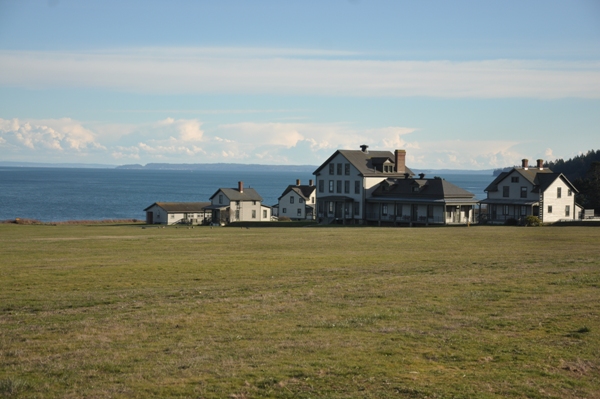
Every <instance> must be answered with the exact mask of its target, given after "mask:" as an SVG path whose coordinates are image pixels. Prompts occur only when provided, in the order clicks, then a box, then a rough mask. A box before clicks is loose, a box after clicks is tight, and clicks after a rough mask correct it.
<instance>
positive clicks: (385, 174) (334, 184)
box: [280, 145, 414, 224]
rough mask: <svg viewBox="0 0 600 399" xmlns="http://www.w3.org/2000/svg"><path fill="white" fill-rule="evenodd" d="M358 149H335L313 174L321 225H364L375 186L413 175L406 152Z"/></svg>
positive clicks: (364, 147)
mask: <svg viewBox="0 0 600 399" xmlns="http://www.w3.org/2000/svg"><path fill="white" fill-rule="evenodd" d="M360 148H361V149H360V150H337V151H336V152H334V153H333V154H332V155H331V156H330V157H329V158H328V159H327V160H326V161H325V162H324V163H323V164H322V165H321V166H319V168H317V170H315V171H314V172H313V174H314V175H315V177H316V179H315V180H316V188H317V190H316V191H317V194H316V200H317V218H318V220H319V221H320V222H322V223H330V222H332V221H337V222H339V223H344V224H347V223H364V222H365V221H366V199H367V198H368V197H369V196H370V195H371V193H372V192H373V190H374V189H375V187H376V186H377V184H379V183H380V182H382V181H383V180H385V179H388V178H397V179H402V178H408V177H410V176H413V175H414V173H413V172H412V171H411V170H410V169H409V168H408V167H407V166H406V151H404V150H396V151H395V152H394V153H392V152H390V151H369V150H368V146H366V145H362V146H361V147H360ZM280 211H281V210H280ZM280 214H281V213H280Z"/></svg>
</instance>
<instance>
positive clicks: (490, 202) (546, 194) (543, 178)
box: [481, 159, 580, 223]
mask: <svg viewBox="0 0 600 399" xmlns="http://www.w3.org/2000/svg"><path fill="white" fill-rule="evenodd" d="M485 191H486V192H487V198H486V199H485V200H483V201H481V204H487V208H488V210H487V214H488V216H487V217H488V221H489V222H491V223H504V222H505V221H506V220H508V219H516V220H521V221H522V219H524V218H525V217H526V216H529V215H534V216H538V217H539V218H540V220H541V221H542V222H544V223H553V222H557V221H559V220H574V219H579V215H578V213H579V212H578V209H579V208H580V207H578V206H577V204H575V194H576V193H577V192H578V191H577V189H576V188H575V187H574V186H573V184H571V182H570V181H569V180H568V179H567V178H566V177H565V176H564V175H563V174H562V173H554V172H552V171H551V170H550V169H548V168H544V161H543V160H542V159H538V160H537V166H536V167H535V168H531V167H529V161H528V160H527V159H523V161H522V166H521V167H520V168H517V167H515V168H513V169H511V170H510V171H508V172H502V173H500V175H498V176H497V177H496V178H495V179H494V181H493V182H492V183H491V184H490V185H489V186H488V187H487V188H486V189H485Z"/></svg>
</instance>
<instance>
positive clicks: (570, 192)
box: [567, 189, 573, 197]
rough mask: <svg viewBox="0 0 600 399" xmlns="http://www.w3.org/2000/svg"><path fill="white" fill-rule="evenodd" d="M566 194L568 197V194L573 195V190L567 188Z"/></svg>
mask: <svg viewBox="0 0 600 399" xmlns="http://www.w3.org/2000/svg"><path fill="white" fill-rule="evenodd" d="M567 195H568V196H569V197H570V196H572V195H573V191H571V189H569V190H568V191H567Z"/></svg>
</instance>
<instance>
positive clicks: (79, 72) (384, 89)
mask: <svg viewBox="0 0 600 399" xmlns="http://www.w3.org/2000/svg"><path fill="white" fill-rule="evenodd" d="M0 85H1V86H6V87H24V88H33V89H45V88H57V87H59V88H65V87H66V88H101V89H109V90H119V91H130V92H141V93H155V94H183V93H191V94H232V93H239V94H272V95H319V96H355V97H369V96H375V97H413V96H423V97H439V98H539V99H554V98H566V97H577V98H594V99H595V98H600V62H597V61H572V62H570V61H546V60H539V61H532V60H475V61H463V62H453V61H446V60H438V61H415V60H381V59H376V58H375V57H371V58H369V57H368V55H357V54H354V53H350V52H341V51H338V52H323V51H318V50H295V49H253V48H243V49H237V48H174V49H173V48H143V49H128V50H115V51H95V52H59V51H8V50H5V51H0Z"/></svg>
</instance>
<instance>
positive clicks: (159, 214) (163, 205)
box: [144, 202, 212, 225]
mask: <svg viewBox="0 0 600 399" xmlns="http://www.w3.org/2000/svg"><path fill="white" fill-rule="evenodd" d="M209 205H210V202H155V203H154V204H152V205H150V206H149V207H147V208H146V209H144V212H146V223H147V224H167V225H170V224H177V223H185V224H205V223H208V222H209V221H210V220H211V215H212V212H211V210H210V209H208V206H209Z"/></svg>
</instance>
